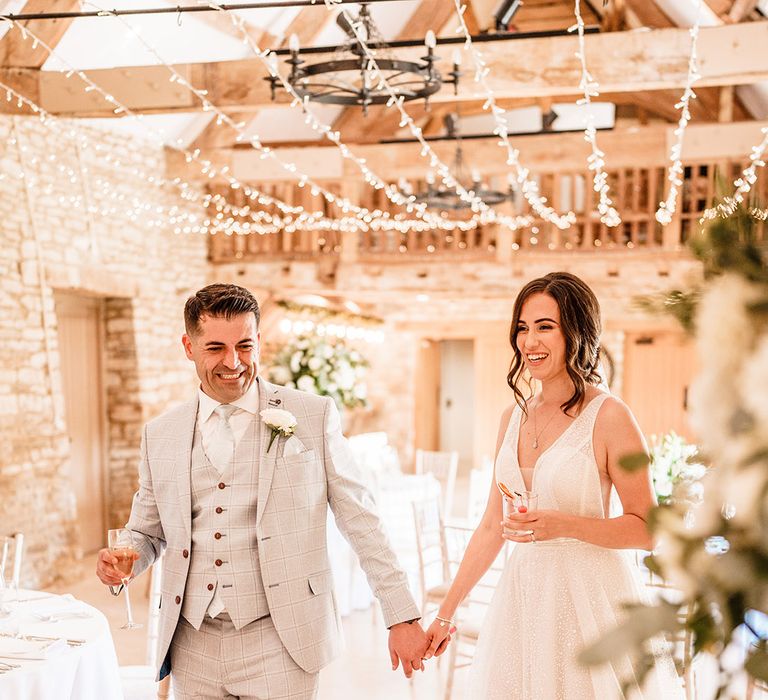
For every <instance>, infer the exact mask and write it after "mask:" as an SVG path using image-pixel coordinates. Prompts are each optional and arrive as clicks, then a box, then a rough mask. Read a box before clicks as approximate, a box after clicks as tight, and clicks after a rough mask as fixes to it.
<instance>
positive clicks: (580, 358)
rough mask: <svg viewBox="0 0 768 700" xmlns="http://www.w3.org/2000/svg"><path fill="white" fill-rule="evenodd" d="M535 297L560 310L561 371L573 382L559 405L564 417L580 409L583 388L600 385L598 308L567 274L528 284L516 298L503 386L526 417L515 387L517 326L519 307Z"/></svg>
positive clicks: (520, 364)
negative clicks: (544, 297) (509, 361)
mask: <svg viewBox="0 0 768 700" xmlns="http://www.w3.org/2000/svg"><path fill="white" fill-rule="evenodd" d="M539 293H542V294H548V295H549V296H551V297H552V298H553V299H554V300H555V302H556V303H557V306H558V308H559V309H560V329H561V330H562V332H563V336H565V368H566V371H567V372H568V376H569V377H570V378H571V381H572V382H573V395H572V396H571V398H570V399H568V401H566V402H565V403H564V404H562V405H561V408H562V409H563V412H564V413H568V412H569V411H570V410H571V409H572V408H574V407H576V406H579V407H580V406H581V404H582V402H583V401H584V394H585V393H586V387H587V384H594V385H597V384H599V383H600V381H601V377H600V374H599V372H598V367H599V363H600V333H601V330H602V326H601V323H600V304H599V303H598V301H597V297H596V296H595V294H594V292H593V291H592V290H591V289H590V288H589V287H588V286H587V285H586V284H585V283H584V282H583V281H582V280H580V279H579V278H578V277H576V275H572V274H570V273H569V272H550V273H549V274H548V275H544V277H538V278H536V279H535V280H531V281H530V282H528V284H526V285H525V287H523V288H522V290H521V291H520V294H518V295H517V298H516V299H515V306H514V309H513V310H512V326H511V327H510V329H509V342H510V344H511V345H512V352H513V353H514V357H513V359H512V364H511V365H510V368H509V374H508V375H507V384H509V386H510V387H511V388H512V391H514V392H515V401H517V403H518V404H519V405H520V407H521V408H522V409H523V411H525V412H526V413H527V411H526V408H525V395H524V394H523V392H522V391H521V390H520V388H519V387H518V383H519V382H520V381H521V379H523V376H522V375H523V372H524V370H525V362H524V361H523V355H522V353H521V352H520V350H519V349H518V347H517V324H518V322H519V321H520V312H521V310H522V308H523V304H524V303H525V302H526V300H527V299H528V298H529V297H530V296H532V295H533V294H539ZM523 381H525V380H523Z"/></svg>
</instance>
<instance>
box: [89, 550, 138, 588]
mask: <svg viewBox="0 0 768 700" xmlns="http://www.w3.org/2000/svg"><path fill="white" fill-rule="evenodd" d="M138 558H139V554H138V552H134V553H133V560H134V561H136V560H137V559H138ZM117 562H118V559H117V557H116V556H115V555H114V554H112V552H110V551H109V550H108V549H106V548H104V549H100V550H99V557H98V559H97V560H96V576H98V577H99V581H101V582H102V583H103V584H104V585H106V586H119V585H120V584H121V583H122V582H123V576H124V574H122V573H121V572H120V571H119V570H118V569H116V568H115V565H116V564H117Z"/></svg>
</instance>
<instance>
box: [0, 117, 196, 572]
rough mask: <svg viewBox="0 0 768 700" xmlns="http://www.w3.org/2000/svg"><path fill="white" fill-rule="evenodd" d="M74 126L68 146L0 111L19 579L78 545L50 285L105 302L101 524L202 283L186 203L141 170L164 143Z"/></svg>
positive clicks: (9, 472) (70, 554) (188, 384)
mask: <svg viewBox="0 0 768 700" xmlns="http://www.w3.org/2000/svg"><path fill="white" fill-rule="evenodd" d="M77 133H78V134H79V135H80V136H79V137H78V138H79V141H78V143H77V145H76V144H75V141H74V140H71V139H70V140H67V138H65V137H63V136H62V131H61V130H60V129H59V130H58V131H57V130H55V129H53V128H51V126H50V125H49V124H44V123H41V122H40V121H39V120H38V119H36V118H23V117H16V118H10V117H5V118H2V119H0V143H5V144H6V148H5V151H4V152H3V153H2V160H0V178H2V179H1V180H0V222H2V223H0V334H1V335H2V338H3V342H2V343H0V534H10V533H12V532H15V531H21V532H24V534H25V536H26V542H27V553H26V556H25V569H24V572H23V577H22V584H23V585H25V586H35V587H37V586H42V585H46V584H50V583H51V582H52V578H53V577H54V576H57V575H60V576H66V573H67V571H68V570H69V569H70V568H71V567H70V566H69V564H70V563H71V562H72V561H73V560H76V559H78V558H79V556H80V554H81V551H80V543H79V542H78V534H77V528H76V503H75V497H74V493H73V490H72V484H71V474H70V470H71V469H72V468H73V465H72V464H70V450H69V440H68V437H67V424H66V416H65V415H64V402H63V396H62V389H61V375H60V363H59V353H58V345H57V336H56V331H57V325H56V323H57V322H56V313H55V306H54V294H55V293H56V292H57V291H59V290H67V291H71V292H76V293H78V294H84V295H89V296H96V297H99V298H101V299H103V300H104V301H103V306H104V316H105V319H104V320H105V323H104V325H105V338H104V343H103V344H104V348H103V352H104V370H105V371H104V375H105V394H106V396H105V408H106V410H105V413H106V425H107V435H106V443H107V444H106V448H107V466H106V476H107V481H108V489H107V490H108V494H107V506H108V509H109V516H108V520H109V524H110V526H116V525H120V524H122V523H123V522H124V521H125V517H126V515H127V512H128V510H129V508H130V499H131V495H132V492H133V491H134V489H135V487H136V477H137V469H136V466H137V456H138V446H139V440H140V434H141V432H140V429H141V424H142V423H143V422H144V421H146V420H147V419H149V418H151V417H153V416H155V415H157V414H158V413H160V412H162V411H163V410H164V409H165V408H167V407H168V406H169V405H171V404H172V403H175V402H176V401H178V400H179V399H180V398H182V397H186V396H188V395H189V394H190V391H191V389H192V388H193V387H194V382H193V381H192V380H193V377H194V374H193V372H191V371H190V369H191V366H190V365H189V363H188V362H187V361H186V359H185V358H184V356H183V353H182V351H181V347H180V343H179V338H180V336H181V333H182V332H183V323H182V319H181V310H182V307H183V303H184V300H185V298H186V296H188V294H189V293H190V292H191V291H193V290H194V289H196V288H198V287H199V286H201V285H202V284H204V283H205V281H206V272H207V267H206V247H205V246H206V241H205V239H200V238H196V237H189V236H186V235H184V234H177V233H175V232H174V228H173V227H172V226H171V225H170V224H169V223H168V216H169V213H170V207H175V206H180V207H181V209H180V211H179V212H178V214H179V216H181V215H182V214H183V213H184V211H188V212H190V213H195V211H194V210H195V207H194V205H191V204H185V203H183V202H181V200H180V198H179V196H178V193H177V192H175V191H173V190H172V189H170V188H169V187H168V186H161V185H159V184H157V182H154V181H153V180H152V179H151V178H147V177H145V176H143V175H142V174H141V173H142V172H143V173H147V172H149V173H153V172H154V173H162V171H163V168H164V155H163V152H162V150H160V149H157V148H155V147H152V146H149V145H145V144H143V143H141V142H137V141H135V140H132V139H129V138H125V137H119V136H116V135H113V134H107V133H106V132H102V131H95V130H83V129H82V128H80V127H78V128H77ZM97 149H98V150H97ZM107 155H108V157H109V158H110V160H109V162H107V161H106V156H107ZM158 222H164V223H162V224H160V225H158ZM54 563H55V566H54Z"/></svg>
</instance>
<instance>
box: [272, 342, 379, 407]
mask: <svg viewBox="0 0 768 700" xmlns="http://www.w3.org/2000/svg"><path fill="white" fill-rule="evenodd" d="M367 371H368V362H367V361H366V360H365V358H364V357H363V356H362V355H361V354H360V353H359V352H358V351H357V350H354V349H352V348H350V347H348V346H347V345H346V344H345V343H344V342H343V341H342V340H331V339H327V338H324V337H318V336H299V337H297V338H296V339H295V340H294V341H293V342H291V343H289V344H288V345H286V346H285V347H283V348H282V349H281V350H280V351H279V352H278V353H277V355H275V357H274V359H273V361H272V365H271V367H270V369H269V371H268V372H267V378H268V379H269V381H271V382H274V383H275V384H280V385H282V386H287V387H290V388H295V389H299V390H301V391H308V392H310V393H312V394H319V395H320V396H330V397H331V398H332V399H333V400H334V401H335V402H336V405H337V406H338V407H339V408H354V407H356V406H366V405H367V397H368V391H367V388H366V385H365V375H366V373H367Z"/></svg>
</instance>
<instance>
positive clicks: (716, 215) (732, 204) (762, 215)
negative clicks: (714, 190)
mask: <svg viewBox="0 0 768 700" xmlns="http://www.w3.org/2000/svg"><path fill="white" fill-rule="evenodd" d="M742 201H743V200H740V201H736V199H734V198H733V197H723V201H722V202H719V203H718V204H716V205H715V206H714V207H710V208H709V209H705V210H704V211H703V212H702V214H701V218H700V219H699V223H700V224H703V223H705V222H707V221H711V220H712V219H727V218H728V217H729V216H731V215H732V214H734V213H735V212H736V210H737V209H738V208H739V205H740V204H741V202H742ZM747 213H748V214H749V215H750V216H751V217H752V218H753V219H757V220H758V221H768V209H760V208H759V207H749V208H748V209H747Z"/></svg>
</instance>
